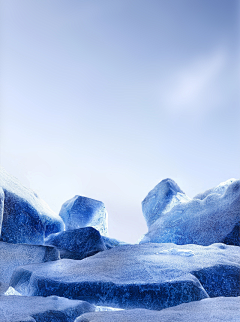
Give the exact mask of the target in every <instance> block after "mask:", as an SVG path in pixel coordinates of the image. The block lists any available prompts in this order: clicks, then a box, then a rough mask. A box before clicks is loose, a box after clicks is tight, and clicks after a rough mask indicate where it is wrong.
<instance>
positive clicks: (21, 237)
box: [0, 167, 64, 244]
mask: <svg viewBox="0 0 240 322" xmlns="http://www.w3.org/2000/svg"><path fill="white" fill-rule="evenodd" d="M0 187H2V189H3V191H4V211H3V220H2V233H1V238H2V240H3V241H6V242H9V243H26V244H42V243H43V241H44V237H46V236H48V235H49V234H51V233H55V232H58V231H60V230H63V229H64V223H63V221H62V219H61V218H60V217H59V216H58V215H57V214H55V213H54V212H53V211H52V210H51V209H50V208H49V206H48V205H47V204H46V203H45V202H44V201H43V200H42V199H40V198H39V197H38V196H37V194H36V193H35V192H34V191H32V190H31V189H28V188H26V187H24V186H23V185H22V184H21V183H20V182H19V181H18V180H17V179H16V178H14V177H13V176H11V175H9V174H8V173H7V172H6V171H5V170H4V169H3V168H2V167H0ZM0 197H1V196H0ZM0 208H1V207H0ZM0 216H1V214H0ZM0 223H1V219H0Z"/></svg>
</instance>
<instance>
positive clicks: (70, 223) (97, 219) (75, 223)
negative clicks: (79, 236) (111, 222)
mask: <svg viewBox="0 0 240 322" xmlns="http://www.w3.org/2000/svg"><path fill="white" fill-rule="evenodd" d="M59 216H60V217H61V218H62V219H63V221H64V223H65V225H66V230H72V229H77V228H83V227H93V228H95V229H97V230H98V231H99V232H100V233H101V235H103V236H107V234H108V222H107V219H108V218H107V211H106V209H105V206H104V203H103V202H101V201H98V200H94V199H90V198H87V197H82V196H75V197H74V198H72V199H70V200H68V201H66V202H65V203H64V204H63V205H62V208H61V210H60V213H59Z"/></svg>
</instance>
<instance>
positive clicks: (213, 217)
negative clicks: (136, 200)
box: [141, 179, 240, 246]
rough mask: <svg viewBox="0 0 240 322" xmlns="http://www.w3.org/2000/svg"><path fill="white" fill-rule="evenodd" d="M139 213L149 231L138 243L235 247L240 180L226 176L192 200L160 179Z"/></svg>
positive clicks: (237, 240) (237, 242)
mask: <svg viewBox="0 0 240 322" xmlns="http://www.w3.org/2000/svg"><path fill="white" fill-rule="evenodd" d="M169 182H170V183H169ZM177 187H178V186H177ZM143 213H144V216H145V218H146V220H147V223H148V226H149V230H148V233H147V234H146V235H145V236H144V237H143V239H142V240H141V243H147V242H152V243H170V242H172V243H176V244H179V245H182V244H198V245H205V246H207V245H210V244H212V243H226V244H229V245H237V246H239V245H240V239H239V237H240V235H239V221H240V180H236V179H230V180H228V181H226V182H224V183H221V184H220V185H218V186H217V187H216V188H213V189H210V190H207V191H206V192H205V193H202V194H199V195H197V196H196V197H195V198H194V199H190V198H189V197H187V196H186V195H185V194H183V193H182V192H181V191H179V189H178V188H176V186H175V185H173V181H172V180H171V181H169V179H166V180H163V181H161V182H160V183H159V184H158V185H157V186H156V187H155V188H154V189H153V190H152V191H150V193H149V194H148V196H147V197H146V198H145V200H144V201H143ZM152 218H154V220H153V219H152ZM156 218H157V219H156Z"/></svg>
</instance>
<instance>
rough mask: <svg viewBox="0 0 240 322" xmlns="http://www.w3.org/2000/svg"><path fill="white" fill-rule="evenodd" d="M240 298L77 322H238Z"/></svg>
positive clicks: (87, 316) (97, 315) (94, 315)
mask: <svg viewBox="0 0 240 322" xmlns="http://www.w3.org/2000/svg"><path fill="white" fill-rule="evenodd" d="M239 313H240V297H235V298H234V297H228V298H226V297H218V298H214V299H209V298H208V299H203V300H201V301H197V302H191V303H187V304H180V305H178V306H175V307H172V308H167V309H164V310H162V311H152V310H145V309H135V310H126V311H115V312H94V313H86V314H83V315H82V316H80V317H78V318H77V319H76V320H75V322H239V321H240V314H239Z"/></svg>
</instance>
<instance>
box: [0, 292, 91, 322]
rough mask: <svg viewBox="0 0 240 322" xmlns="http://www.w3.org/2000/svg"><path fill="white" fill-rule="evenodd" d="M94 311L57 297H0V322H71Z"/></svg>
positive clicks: (85, 305) (85, 303)
mask: <svg viewBox="0 0 240 322" xmlns="http://www.w3.org/2000/svg"><path fill="white" fill-rule="evenodd" d="M94 311H95V307H94V306H93V305H91V304H89V303H87V302H84V301H73V300H69V299H66V298H60V297H57V296H50V297H47V298H44V297H40V296H37V297H25V296H14V295H13V296H0V321H1V322H23V321H35V322H50V321H51V322H73V321H74V320H75V319H76V318H77V317H78V316H80V315H81V314H83V313H86V312H94Z"/></svg>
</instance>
